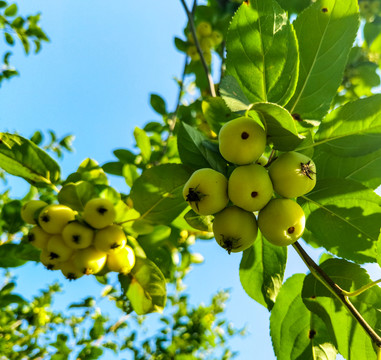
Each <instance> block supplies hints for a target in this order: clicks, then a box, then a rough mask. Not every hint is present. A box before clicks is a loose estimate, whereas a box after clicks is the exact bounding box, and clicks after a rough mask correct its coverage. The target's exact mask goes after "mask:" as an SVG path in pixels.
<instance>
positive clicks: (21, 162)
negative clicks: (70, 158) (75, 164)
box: [0, 133, 60, 186]
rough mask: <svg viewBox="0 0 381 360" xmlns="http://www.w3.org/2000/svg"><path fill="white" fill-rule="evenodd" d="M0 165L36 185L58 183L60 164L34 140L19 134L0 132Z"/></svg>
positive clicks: (10, 172)
mask: <svg viewBox="0 0 381 360" xmlns="http://www.w3.org/2000/svg"><path fill="white" fill-rule="evenodd" d="M0 167H1V168H2V169H4V170H5V171H6V172H8V173H9V174H11V175H15V176H19V177H22V178H24V179H25V180H26V181H28V182H29V183H30V184H32V185H35V186H47V185H50V184H52V183H56V182H57V181H58V179H59V177H60V168H59V166H58V164H57V163H56V162H55V161H54V160H53V159H52V158H51V157H50V156H49V155H48V154H47V153H46V152H44V151H43V150H41V149H40V148H39V147H38V146H37V145H36V144H34V143H33V142H32V141H30V140H28V139H26V138H23V137H21V136H19V135H14V134H9V133H0Z"/></svg>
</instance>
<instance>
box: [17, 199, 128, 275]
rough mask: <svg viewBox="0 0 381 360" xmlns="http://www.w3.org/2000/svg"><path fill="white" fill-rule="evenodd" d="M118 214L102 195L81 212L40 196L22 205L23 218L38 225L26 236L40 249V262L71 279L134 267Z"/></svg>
mask: <svg viewBox="0 0 381 360" xmlns="http://www.w3.org/2000/svg"><path fill="white" fill-rule="evenodd" d="M115 216H116V212H115V209H114V206H113V204H112V203H111V202H110V201H109V200H107V199H102V198H95V199H91V200H89V201H88V202H87V203H86V204H85V207H84V211H83V213H82V214H79V213H78V212H76V211H74V210H73V209H71V208H70V207H68V206H66V205H61V204H51V205H48V204H47V203H46V202H44V201H41V200H31V201H29V202H27V203H26V204H24V206H23V207H22V208H21V217H22V219H23V220H24V221H25V222H26V223H28V224H33V225H35V226H34V227H33V228H31V230H30V231H29V233H28V237H27V238H28V241H29V242H30V244H32V245H33V246H35V247H36V248H38V249H40V250H41V254H40V261H41V263H42V264H43V265H44V266H45V267H46V268H47V269H49V270H61V272H62V273H63V275H64V276H65V277H66V278H67V279H69V280H75V279H78V278H79V277H81V276H83V275H90V274H97V275H101V274H105V273H107V272H109V271H115V272H118V273H122V274H128V273H129V272H130V271H131V269H132V268H133V266H134V264H135V254H134V251H133V249H132V248H131V247H130V246H128V245H127V236H126V234H125V233H124V231H123V229H122V227H121V226H119V225H117V224H115V223H114V221H115Z"/></svg>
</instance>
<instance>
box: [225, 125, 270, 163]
mask: <svg viewBox="0 0 381 360" xmlns="http://www.w3.org/2000/svg"><path fill="white" fill-rule="evenodd" d="M218 140H219V148H220V152H221V155H222V156H223V157H224V159H225V160H227V161H230V162H232V163H233V164H237V165H247V164H251V163H252V162H254V161H256V160H257V159H258V158H259V157H260V156H261V155H262V153H263V152H264V150H265V147H266V132H265V131H264V130H263V128H262V127H261V126H260V125H259V124H258V123H256V122H255V121H254V120H253V119H252V118H249V117H239V118H237V119H233V120H231V121H229V122H227V123H226V124H225V125H223V126H222V128H221V129H220V132H219V135H218Z"/></svg>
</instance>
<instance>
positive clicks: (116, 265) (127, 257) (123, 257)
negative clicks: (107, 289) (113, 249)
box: [107, 245, 135, 275]
mask: <svg viewBox="0 0 381 360" xmlns="http://www.w3.org/2000/svg"><path fill="white" fill-rule="evenodd" d="M134 265H135V254H134V250H132V248H131V247H130V246H128V245H126V246H125V247H124V248H123V249H122V250H121V251H119V252H118V253H114V254H109V255H108V256H107V267H108V268H109V269H110V270H111V271H115V272H118V273H121V274H124V275H127V274H128V273H129V272H130V271H131V269H132V268H133V267H134Z"/></svg>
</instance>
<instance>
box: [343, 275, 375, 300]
mask: <svg viewBox="0 0 381 360" xmlns="http://www.w3.org/2000/svg"><path fill="white" fill-rule="evenodd" d="M380 282H381V279H378V280H376V281H372V282H371V283H369V284H366V285H364V286H362V287H360V289H357V290H355V291H352V292H349V291H345V290H343V295H345V296H347V297H351V296H358V295H360V294H361V293H363V292H364V291H366V290H368V289H370V288H371V287H373V286H375V285H377V284H378V283H380Z"/></svg>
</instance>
